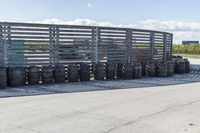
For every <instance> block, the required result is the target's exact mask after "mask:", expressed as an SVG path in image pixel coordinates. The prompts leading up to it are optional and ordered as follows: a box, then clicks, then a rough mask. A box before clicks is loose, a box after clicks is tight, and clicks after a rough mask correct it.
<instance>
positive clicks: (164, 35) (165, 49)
mask: <svg viewBox="0 0 200 133" xmlns="http://www.w3.org/2000/svg"><path fill="white" fill-rule="evenodd" d="M163 45H164V46H163V61H164V62H166V61H167V34H166V33H164V34H163Z"/></svg>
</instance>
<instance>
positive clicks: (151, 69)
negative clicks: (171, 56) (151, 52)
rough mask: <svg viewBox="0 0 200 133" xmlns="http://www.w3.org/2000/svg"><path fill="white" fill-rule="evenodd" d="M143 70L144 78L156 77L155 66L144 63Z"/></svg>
mask: <svg viewBox="0 0 200 133" xmlns="http://www.w3.org/2000/svg"><path fill="white" fill-rule="evenodd" d="M144 69H145V76H146V77H155V76H156V64H155V63H146V65H145V68H144Z"/></svg>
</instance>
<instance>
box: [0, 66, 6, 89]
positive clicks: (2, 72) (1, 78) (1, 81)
mask: <svg viewBox="0 0 200 133" xmlns="http://www.w3.org/2000/svg"><path fill="white" fill-rule="evenodd" d="M6 87H7V68H5V67H0V89H5V88H6Z"/></svg>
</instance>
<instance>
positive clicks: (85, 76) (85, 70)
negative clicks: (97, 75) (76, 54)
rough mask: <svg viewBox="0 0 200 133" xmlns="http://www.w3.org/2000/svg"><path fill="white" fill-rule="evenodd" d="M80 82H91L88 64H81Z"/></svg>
mask: <svg viewBox="0 0 200 133" xmlns="http://www.w3.org/2000/svg"><path fill="white" fill-rule="evenodd" d="M79 74H80V81H90V65H89V64H87V63H81V64H80V71H79Z"/></svg>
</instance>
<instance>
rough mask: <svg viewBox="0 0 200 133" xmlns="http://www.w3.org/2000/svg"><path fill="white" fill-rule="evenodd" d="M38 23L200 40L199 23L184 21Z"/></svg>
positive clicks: (54, 20) (58, 20) (50, 20)
mask: <svg viewBox="0 0 200 133" xmlns="http://www.w3.org/2000/svg"><path fill="white" fill-rule="evenodd" d="M34 22H36V23H46V24H68V25H92V26H108V27H111V26H113V27H129V28H140V29H150V30H161V31H167V32H171V33H173V34H174V42H175V43H181V41H182V40H200V23H198V22H183V21H174V20H170V21H159V20H146V21H141V22H138V23H133V24H127V25H124V24H114V23H111V22H109V21H94V20H90V19H80V18H77V19H75V20H72V21H63V20H60V19H56V18H54V19H45V20H41V21H34Z"/></svg>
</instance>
